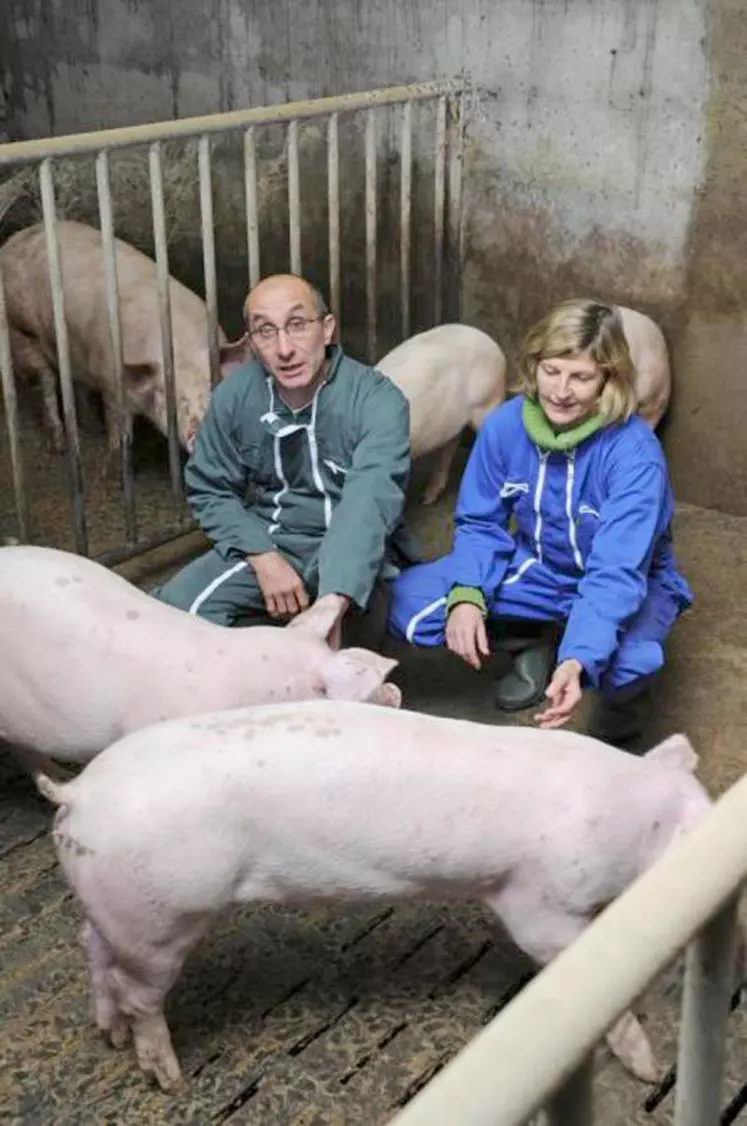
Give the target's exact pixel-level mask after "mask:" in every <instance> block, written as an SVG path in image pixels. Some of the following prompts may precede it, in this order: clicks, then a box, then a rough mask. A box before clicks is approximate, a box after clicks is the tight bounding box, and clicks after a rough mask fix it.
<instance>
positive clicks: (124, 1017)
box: [37, 701, 709, 1090]
mask: <svg viewBox="0 0 747 1126" xmlns="http://www.w3.org/2000/svg"><path fill="white" fill-rule="evenodd" d="M696 762H697V756H696V755H695V753H694V751H693V750H692V747H691V746H690V744H689V742H688V741H687V739H686V738H685V737H684V736H681V735H675V736H673V737H672V738H670V739H668V740H666V741H665V742H664V743H661V744H659V746H657V747H655V748H654V749H653V750H652V751H650V752H649V753H648V754H647V755H645V756H644V757H643V758H637V757H634V756H632V755H627V754H624V753H623V752H622V751H617V750H615V749H613V748H611V747H608V746H606V745H605V744H602V743H598V742H597V741H596V740H593V739H589V738H588V737H586V736H582V735H576V734H573V733H571V732H564V731H551V732H544V731H538V730H533V729H528V728H516V727H514V728H511V727H497V728H496V727H491V726H487V725H484V724H477V723H471V722H466V721H463V720H454V719H443V718H439V717H434V716H428V715H423V714H420V713H417V712H408V711H396V710H393V709H390V708H381V707H368V706H367V707H365V708H361V707H360V706H359V705H357V704H354V703H340V702H337V703H331V702H327V701H313V702H307V703H298V704H288V705H285V704H274V705H270V706H265V707H257V708H241V709H235V710H233V711H224V712H216V713H213V714H205V715H201V716H195V717H192V718H185V719H177V720H173V721H170V722H168V723H162V724H158V725H155V726H152V727H149V728H146V729H143V730H140V731H138V732H135V733H133V734H131V735H129V736H127V737H126V738H124V739H122V740H120V742H118V743H116V744H114V745H113V746H112V747H109V748H108V749H107V750H106V751H104V752H103V754H101V755H99V756H98V758H96V759H95V760H94V761H93V762H92V763H90V765H89V766H87V767H86V769H85V770H84V771H83V772H82V773H81V774H80V775H79V776H78V777H77V778H76V779H74V780H73V781H72V782H70V783H68V784H66V785H64V784H63V785H58V784H55V783H53V782H52V781H50V780H49V779H48V778H46V777H45V776H44V775H38V776H37V783H38V785H39V788H40V790H41V791H42V793H43V794H44V795H45V796H46V797H48V798H49V799H50V800H51V801H52V802H54V803H55V804H56V805H58V806H59V807H60V808H59V809H58V812H57V814H56V815H55V821H54V833H53V836H54V843H55V847H56V850H57V855H58V857H59V860H60V863H61V865H62V868H63V870H64V873H65V876H66V878H67V880H68V882H69V883H70V885H71V887H72V888H73V889H74V891H75V892H76V893H77V896H78V897H79V899H80V901H81V903H82V905H83V909H84V912H85V915H86V923H85V927H84V941H85V945H86V948H87V951H88V958H89V969H90V976H91V984H92V991H93V1003H94V1012H95V1019H96V1023H97V1025H98V1027H99V1028H100V1029H101V1030H102V1031H103V1032H104V1033H106V1034H107V1035H108V1036H109V1037H110V1039H111V1042H112V1043H113V1044H114V1045H115V1046H123V1045H124V1044H125V1042H126V1040H127V1038H128V1035H129V1032H130V1031H132V1033H133V1036H134V1042H135V1050H136V1053H137V1057H138V1061H139V1063H140V1067H141V1068H142V1070H143V1071H144V1072H146V1073H151V1074H153V1075H154V1076H155V1077H156V1079H157V1080H158V1082H159V1083H160V1085H161V1086H162V1087H163V1089H164V1090H173V1089H176V1088H177V1087H178V1086H179V1085H180V1084H181V1083H182V1076H181V1072H180V1068H179V1064H178V1062H177V1059H176V1056H175V1055H174V1052H173V1048H172V1046H171V1040H170V1035H169V1030H168V1027H167V1025H166V1021H165V1019H164V1011H163V1007H164V999H165V997H166V995H167V993H168V992H169V990H170V989H171V987H172V986H173V985H174V983H175V982H176V980H177V978H178V976H179V973H180V971H181V968H182V965H183V963H184V961H185V958H186V957H187V955H188V954H189V953H190V951H191V950H192V949H193V948H194V947H195V946H196V944H197V943H198V942H199V940H200V939H201V938H202V937H203V936H204V935H205V934H206V933H207V932H208V930H209V929H210V926H211V924H212V922H213V921H214V919H215V917H216V915H217V913H218V912H220V911H222V910H223V909H225V908H227V907H229V906H231V905H232V904H243V903H262V902H264V903H276V904H277V903H288V904H297V903H303V902H307V901H313V900H327V901H329V900H339V901H341V902H344V901H349V900H356V899H368V898H373V899H376V898H378V899H384V900H392V899H397V898H408V899H411V898H415V897H424V898H427V899H429V900H434V899H480V900H482V901H483V902H484V903H485V904H486V905H487V906H488V907H489V908H490V909H491V910H492V911H494V912H495V914H496V915H497V916H498V918H499V920H500V921H501V923H502V924H503V925H504V926H505V927H506V929H507V930H508V932H509V934H510V935H511V937H512V938H513V940H514V942H515V943H516V944H517V945H518V946H519V947H520V948H521V949H522V950H524V951H525V952H526V953H527V954H528V955H529V956H530V957H531V958H533V959H534V961H535V962H536V963H537V964H538V965H540V966H542V965H544V964H546V963H547V962H549V961H550V960H551V959H552V958H553V957H555V955H557V954H558V953H559V952H560V951H561V950H563V948H564V947H566V946H567V945H569V944H570V943H571V942H573V940H574V939H575V938H576V937H577V936H578V935H579V934H580V933H581V932H582V931H583V930H584V928H585V927H586V925H587V924H588V923H589V922H590V921H591V920H592V918H593V917H594V915H595V914H596V913H598V911H599V910H600V909H602V908H603V907H604V906H605V905H606V904H608V903H609V902H610V901H611V900H613V899H615V898H616V897H617V896H618V895H620V893H621V892H623V891H624V890H625V888H626V887H627V886H628V885H629V884H630V883H631V882H632V881H633V880H635V879H636V878H637V877H638V876H639V875H640V874H641V873H642V872H643V871H644V870H645V869H646V868H647V867H648V866H649V865H651V864H652V863H653V862H654V861H655V860H656V859H657V858H658V857H659V856H660V854H661V853H662V852H663V851H664V850H665V849H666V848H667V847H668V846H669V845H670V844H671V843H672V842H673V841H675V840H676V839H677V837H678V836H680V834H682V833H685V832H686V831H687V830H689V829H690V828H691V826H692V825H693V824H694V823H695V822H696V821H697V820H698V819H699V818H700V817H701V815H702V814H704V813H705V812H706V811H707V809H708V807H709V798H708V796H707V795H706V792H705V790H704V789H703V788H702V786H701V785H700V784H699V783H698V782H697V781H696V779H695V778H694V777H693V774H692V771H693V769H694V767H695V764H696ZM608 1042H609V1044H610V1046H611V1048H612V1050H613V1051H614V1052H615V1054H616V1055H617V1056H618V1058H619V1059H620V1060H621V1061H622V1063H623V1064H624V1065H625V1066H626V1067H627V1068H628V1069H629V1070H630V1071H632V1072H633V1073H634V1074H635V1075H637V1076H638V1077H640V1078H641V1079H644V1080H649V1081H654V1080H655V1079H656V1078H657V1065H656V1063H655V1061H654V1058H653V1054H652V1051H651V1047H650V1045H649V1042H648V1040H647V1038H646V1034H645V1033H644V1031H643V1029H642V1028H641V1026H640V1024H639V1023H638V1021H637V1020H636V1018H635V1017H634V1016H633V1015H632V1013H630V1012H628V1013H626V1014H625V1015H624V1016H623V1017H622V1018H621V1019H620V1020H619V1021H618V1023H617V1024H616V1025H615V1026H614V1028H613V1029H612V1030H611V1031H610V1033H609V1034H608Z"/></svg>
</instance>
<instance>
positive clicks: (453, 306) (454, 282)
mask: <svg viewBox="0 0 747 1126" xmlns="http://www.w3.org/2000/svg"><path fill="white" fill-rule="evenodd" d="M451 110H452V143H451V150H450V151H451V159H450V161H449V254H448V261H449V275H450V276H449V289H450V291H451V293H452V295H453V296H452V299H451V302H450V312H449V316H450V317H452V318H453V319H454V320H455V321H461V320H462V319H463V312H464V310H463V306H464V301H463V296H462V277H463V269H462V267H463V264H464V198H463V194H462V184H463V179H464V93H462V94H461V96H459V98H456V97H454V98H452V99H451ZM454 134H456V137H455V136H454Z"/></svg>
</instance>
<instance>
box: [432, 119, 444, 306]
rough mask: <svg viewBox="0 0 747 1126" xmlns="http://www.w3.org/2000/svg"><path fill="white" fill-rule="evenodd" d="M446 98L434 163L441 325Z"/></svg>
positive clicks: (438, 123)
mask: <svg viewBox="0 0 747 1126" xmlns="http://www.w3.org/2000/svg"><path fill="white" fill-rule="evenodd" d="M445 188H446V98H445V97H442V98H439V99H438V109H437V114H436V152H435V156H434V161H433V258H434V262H433V269H434V274H433V277H434V296H433V318H434V319H433V323H434V325H437V324H440V323H441V316H442V310H443V273H444V270H443V267H444V204H445V199H446V192H445Z"/></svg>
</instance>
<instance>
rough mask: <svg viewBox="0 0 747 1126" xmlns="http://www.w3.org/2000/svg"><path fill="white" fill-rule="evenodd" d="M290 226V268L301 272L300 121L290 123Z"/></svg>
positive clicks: (294, 271) (295, 271)
mask: <svg viewBox="0 0 747 1126" xmlns="http://www.w3.org/2000/svg"><path fill="white" fill-rule="evenodd" d="M288 226H289V228H290V268H291V273H292V274H300V273H301V183H300V173H299V167H298V122H297V121H291V122H290V124H289V125H288Z"/></svg>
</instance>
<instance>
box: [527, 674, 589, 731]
mask: <svg viewBox="0 0 747 1126" xmlns="http://www.w3.org/2000/svg"><path fill="white" fill-rule="evenodd" d="M583 671H584V670H583V665H582V664H581V663H580V662H579V661H576V660H574V658H573V657H571V658H570V659H569V660H567V661H563V663H562V664H560V665H558V667H557V668H556V670H555V673H554V675H553V678H552V680H551V681H550V683H549V684H548V686H547V689H546V691H545V695H546V696H547V698H548V700H549V701H550V706H549V707H547V708H545V710H544V711H543V712H540V713H539V715H538V716H536V719H537V721H538V723H539V725H540V727H547V728H549V727H562V726H563V724H564V723H567V722H568V720H569V719H570V718H571V714H572V712H573V709H574V708H575V707H576V705H577V704H578V703H579V701H580V699H581V697H582V695H583V689H582V687H581V674H582V672H583Z"/></svg>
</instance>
